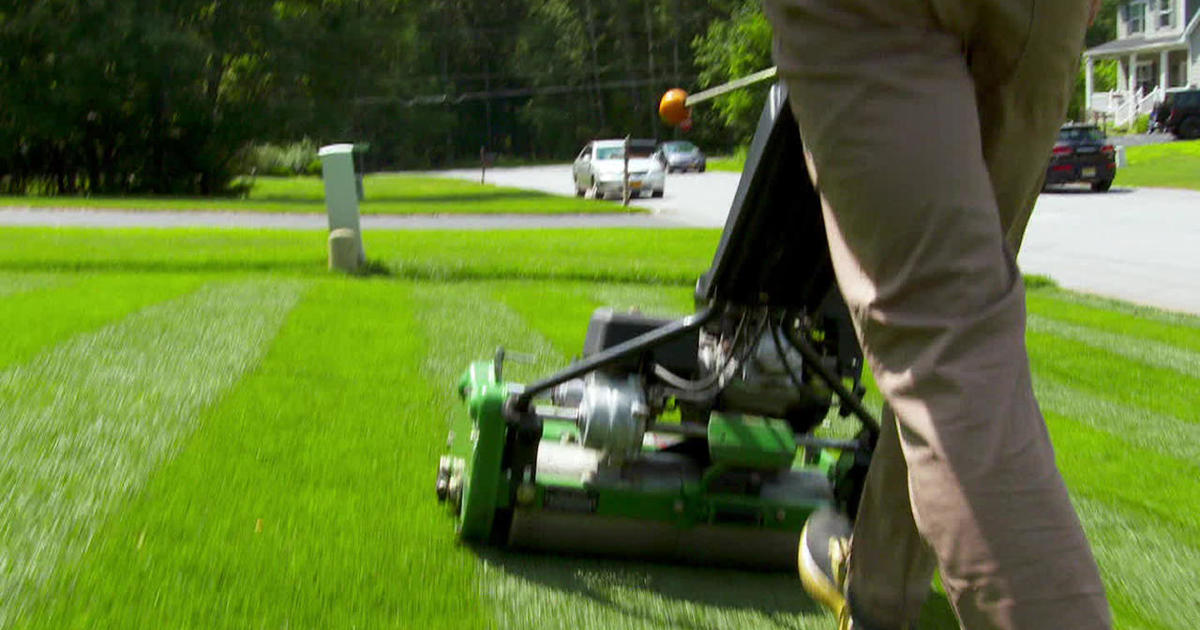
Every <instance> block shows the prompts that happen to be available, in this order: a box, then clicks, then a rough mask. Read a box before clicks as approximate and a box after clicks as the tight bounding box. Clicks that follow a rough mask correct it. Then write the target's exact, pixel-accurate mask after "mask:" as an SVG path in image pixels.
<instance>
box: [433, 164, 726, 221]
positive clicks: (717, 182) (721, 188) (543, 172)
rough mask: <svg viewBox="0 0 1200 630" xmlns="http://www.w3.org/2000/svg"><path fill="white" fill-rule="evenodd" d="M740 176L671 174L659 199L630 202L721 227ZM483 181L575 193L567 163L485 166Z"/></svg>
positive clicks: (465, 172) (461, 173) (667, 216)
mask: <svg viewBox="0 0 1200 630" xmlns="http://www.w3.org/2000/svg"><path fill="white" fill-rule="evenodd" d="M426 175H440V176H443V177H454V178H457V179H470V180H474V181H479V169H460V170H452V171H436V172H430V173H426ZM740 177H741V174H740V173H721V172H717V171H710V172H707V173H672V174H670V175H667V184H666V191H665V192H666V194H664V195H663V197H662V199H650V198H645V199H635V200H634V201H633V202H632V203H633V205H636V206H640V207H643V208H647V209H649V210H651V211H653V212H654V215H655V216H656V217H658V218H659V219H660V220H662V221H664V222H666V223H671V224H679V225H688V226H693V227H723V226H724V225H725V215H727V214H728V213H729V204H730V203H731V202H732V201H733V193H734V191H735V190H736V189H737V183H738V179H739V178H740ZM487 182H488V183H489V184H497V185H500V186H513V187H516V188H527V189H531V190H540V191H543V192H548V193H553V194H556V195H573V194H575V185H574V184H573V183H571V166H570V165H569V164H558V165H553V166H522V167H518V168H495V169H488V172H487Z"/></svg>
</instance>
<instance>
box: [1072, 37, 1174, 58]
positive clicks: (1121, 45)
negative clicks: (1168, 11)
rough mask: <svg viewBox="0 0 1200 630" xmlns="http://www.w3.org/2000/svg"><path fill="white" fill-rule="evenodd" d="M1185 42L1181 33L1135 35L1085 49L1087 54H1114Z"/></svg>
mask: <svg viewBox="0 0 1200 630" xmlns="http://www.w3.org/2000/svg"><path fill="white" fill-rule="evenodd" d="M1183 43H1184V40H1183V38H1182V37H1180V36H1179V35H1167V36H1165V37H1150V38H1146V37H1141V36H1134V37H1126V38H1125V39H1114V40H1113V41H1111V42H1106V43H1103V44H1100V45H1099V46H1096V47H1095V48H1089V49H1087V51H1085V52H1084V54H1085V55H1113V54H1117V53H1125V52H1133V51H1135V50H1141V49H1143V48H1154V47H1157V46H1163V45H1170V44H1180V45H1182V44H1183Z"/></svg>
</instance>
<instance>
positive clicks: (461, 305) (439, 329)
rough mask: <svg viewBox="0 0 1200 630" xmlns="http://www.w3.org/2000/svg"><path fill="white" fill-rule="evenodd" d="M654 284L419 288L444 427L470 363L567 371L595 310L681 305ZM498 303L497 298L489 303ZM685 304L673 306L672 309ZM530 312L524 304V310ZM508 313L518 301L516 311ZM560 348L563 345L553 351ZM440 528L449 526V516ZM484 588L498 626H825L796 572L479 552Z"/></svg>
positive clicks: (516, 375)
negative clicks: (516, 356)
mask: <svg viewBox="0 0 1200 630" xmlns="http://www.w3.org/2000/svg"><path fill="white" fill-rule="evenodd" d="M660 290H661V287H660V288H655V287H632V286H622V287H616V288H605V287H602V286H600V285H592V286H589V285H587V284H580V283H541V284H538V285H532V284H523V283H499V284H482V283H481V284H471V285H459V286H456V287H434V286H430V285H421V289H420V290H418V291H417V292H416V293H415V294H414V297H415V298H416V301H417V303H418V304H419V305H420V312H421V321H422V324H423V330H424V331H425V334H426V335H427V336H428V337H429V340H430V346H429V350H430V353H429V355H428V357H427V359H426V369H427V373H428V374H429V375H430V379H431V380H433V381H435V382H436V381H443V382H445V386H444V388H439V389H438V390H437V391H438V396H439V401H440V402H439V405H438V406H439V408H441V409H443V410H444V411H445V414H446V417H447V422H448V421H449V419H450V418H452V417H453V416H452V414H462V413H466V410H465V408H463V406H462V403H461V402H459V401H458V399H457V397H456V396H455V395H454V394H453V392H452V386H453V384H454V383H455V382H457V379H458V376H459V375H460V374H461V373H462V371H463V370H464V369H465V368H466V366H467V365H468V363H470V362H471V361H473V360H479V359H485V358H489V357H491V355H492V352H493V351H494V349H495V347H496V346H497V345H504V346H506V347H507V348H509V349H512V350H519V351H524V352H528V353H530V354H532V355H534V356H536V357H538V360H537V361H536V365H533V366H528V365H522V364H520V363H516V362H510V363H508V364H506V369H505V372H506V379H508V380H513V381H516V382H528V381H529V380H530V379H531V378H536V377H539V376H544V375H546V374H548V373H549V371H550V370H552V369H554V368H558V367H562V366H563V365H565V363H566V359H565V357H564V356H563V352H564V351H565V352H569V353H570V354H574V353H576V352H578V349H577V348H578V347H581V342H582V338H583V333H584V330H585V328H586V322H587V316H588V315H590V313H591V310H592V308H593V307H594V306H595V305H596V304H604V303H616V304H617V305H620V303H621V302H622V301H624V300H629V301H628V304H630V305H633V304H637V303H642V304H649V303H655V305H656V306H668V307H670V306H674V305H680V306H683V305H684V304H683V300H684V298H677V297H674V295H673V294H670V293H668V294H665V295H666V296H667V297H665V298H664V297H663V296H664V293H662V292H660ZM495 296H502V297H499V299H497V300H492V299H488V298H489V297H495ZM677 299H678V300H680V301H678V302H677V301H676V300H677ZM531 301H532V302H533V305H529V306H526V304H528V303H529V302H531ZM510 304H511V305H515V304H522V305H523V306H522V307H521V308H520V312H519V313H518V312H517V311H516V309H515V308H511V307H510ZM559 346H565V349H564V348H560V347H559ZM443 526H444V527H446V528H447V529H450V528H451V527H452V525H451V521H450V519H449V518H448V517H447V518H445V519H444V520H443ZM477 553H478V554H479V559H480V565H479V571H480V574H479V575H480V588H481V589H482V591H483V592H484V593H485V594H486V596H487V597H488V599H489V600H490V601H491V602H492V607H493V610H494V611H495V615H496V622H497V624H498V626H499V627H500V628H532V627H536V628H564V629H565V628H572V629H575V628H597V629H608V628H679V627H688V628H734V627H736V628H793V629H795V628H798V629H801V630H804V629H810V628H811V629H814V630H815V629H818V628H826V627H829V624H830V623H832V621H831V619H830V617H829V616H828V615H827V614H826V613H825V612H824V611H822V610H820V609H818V608H817V606H816V605H815V604H813V603H812V602H811V601H810V600H809V599H808V598H807V597H806V596H805V595H804V593H803V590H802V589H801V587H800V584H799V581H798V580H797V579H796V578H795V577H794V576H792V575H788V574H779V575H770V574H758V573H746V572H740V571H727V570H718V569H705V568H699V567H686V566H670V565H661V564H651V563H642V562H625V561H620V560H609V559H597V558H587V557H562V556H550V555H543V554H536V553H533V554H531V553H511V552H508V551H504V550H501V549H494V548H487V547H481V548H478V550H477Z"/></svg>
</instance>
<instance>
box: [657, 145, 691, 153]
mask: <svg viewBox="0 0 1200 630" xmlns="http://www.w3.org/2000/svg"><path fill="white" fill-rule="evenodd" d="M695 150H696V145H694V144H692V143H691V142H668V143H666V144H664V145H663V151H665V152H667V153H691V152H692V151H695Z"/></svg>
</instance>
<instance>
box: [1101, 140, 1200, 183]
mask: <svg viewBox="0 0 1200 630" xmlns="http://www.w3.org/2000/svg"><path fill="white" fill-rule="evenodd" d="M1126 155H1127V157H1128V160H1129V164H1128V166H1124V167H1122V168H1118V169H1117V179H1116V184H1117V185H1118V186H1148V187H1155V188H1188V189H1191V190H1200V140H1186V141H1176V142H1167V143H1164V144H1148V145H1142V146H1137V147H1129V148H1128V149H1126Z"/></svg>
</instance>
